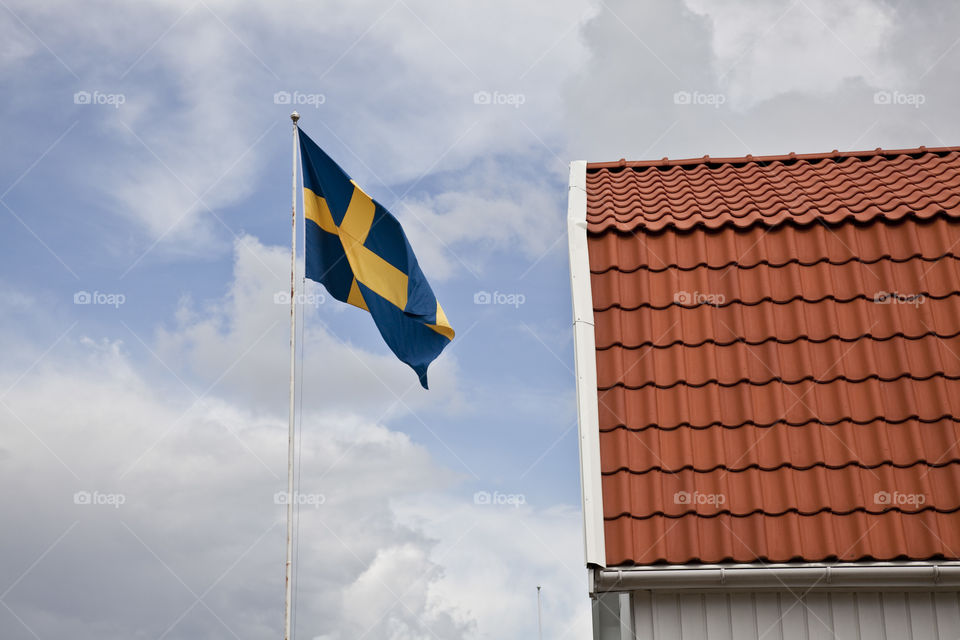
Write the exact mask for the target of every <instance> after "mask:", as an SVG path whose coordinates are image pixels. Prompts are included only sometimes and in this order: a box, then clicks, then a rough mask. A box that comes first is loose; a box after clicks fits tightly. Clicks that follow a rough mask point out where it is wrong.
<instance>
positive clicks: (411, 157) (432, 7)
mask: <svg viewBox="0 0 960 640" xmlns="http://www.w3.org/2000/svg"><path fill="white" fill-rule="evenodd" d="M14 9H15V10H16V11H17V13H18V14H19V15H22V16H23V18H24V20H25V21H26V22H28V23H34V24H43V29H42V32H43V33H42V36H43V38H44V40H45V42H47V43H48V44H49V46H50V48H51V49H52V50H53V51H55V52H57V54H58V55H59V56H60V57H61V58H62V59H69V60H70V61H71V67H72V68H73V70H74V71H75V73H76V74H77V75H78V76H79V80H77V84H78V86H77V87H76V89H83V90H88V91H91V92H92V91H95V90H99V91H101V92H105V93H120V94H122V95H123V96H124V100H125V102H124V103H123V105H122V106H121V108H119V109H113V108H109V109H107V108H102V109H96V108H92V107H90V108H86V109H83V108H77V107H75V106H74V105H72V104H71V105H69V108H70V109H72V110H73V111H75V112H76V115H77V116H82V120H83V123H84V124H83V126H82V130H83V131H86V130H87V129H88V128H89V127H93V128H94V129H95V130H96V131H97V132H98V134H99V135H98V137H97V139H96V143H95V144H90V145H86V148H85V150H84V151H85V162H84V163H83V165H82V166H80V167H77V172H78V173H79V174H82V176H83V177H85V178H87V180H86V184H87V185H88V186H89V187H92V188H93V189H97V190H103V191H105V193H106V195H107V196H108V198H109V201H110V202H112V209H113V211H114V213H116V214H118V215H120V216H122V217H124V218H126V219H128V220H131V221H134V222H135V223H137V225H138V226H139V227H140V231H141V232H143V233H144V234H145V236H146V237H147V238H148V241H147V243H146V246H149V242H150V241H152V240H157V239H160V244H159V245H158V247H157V249H156V250H157V251H176V252H179V253H186V254H188V255H190V254H193V255H200V254H203V253H207V252H209V251H210V250H211V249H213V250H215V251H223V250H225V249H228V247H227V246H226V245H224V243H223V237H224V234H225V233H226V234H227V235H226V237H227V238H228V239H229V240H230V241H232V240H233V237H232V235H231V233H230V232H231V231H233V232H237V233H239V228H240V225H239V224H238V222H237V220H235V216H234V215H233V214H232V212H229V213H228V210H229V208H230V207H231V205H234V204H236V203H238V202H244V201H245V200H246V199H247V198H248V197H251V196H253V195H255V194H256V193H257V192H258V190H260V191H264V190H269V188H268V187H264V186H263V185H261V184H259V180H258V178H259V177H260V176H261V175H262V174H263V172H264V170H265V169H266V168H267V167H268V166H269V164H270V163H273V162H274V161H275V159H276V158H277V156H278V155H279V154H280V153H281V152H282V153H285V152H286V150H287V149H288V148H289V145H288V143H287V142H286V141H287V140H288V139H289V138H288V129H287V127H288V125H287V124H285V123H286V115H287V113H288V112H289V110H290V109H291V108H293V107H296V108H298V109H299V110H300V111H301V112H303V116H304V117H303V120H302V123H303V126H304V129H305V130H307V131H309V132H310V134H311V135H312V136H313V137H314V138H315V139H316V140H317V141H318V142H320V143H321V144H322V145H323V146H324V147H326V148H327V149H328V150H330V151H331V153H333V155H334V156H335V157H336V158H337V159H338V160H339V161H340V162H341V163H342V164H343V165H344V166H345V168H347V170H348V171H349V172H350V173H351V174H353V176H354V177H355V178H356V179H357V180H358V181H359V182H361V183H362V184H364V185H365V187H366V188H367V189H368V190H370V191H371V192H372V193H373V194H374V195H376V196H380V195H391V196H392V195H395V194H398V193H402V192H403V191H405V190H406V189H407V188H410V187H413V186H415V184H416V182H417V181H418V180H419V179H421V178H423V177H426V176H429V175H431V174H434V173H436V172H438V171H447V172H450V171H462V170H464V169H466V168H467V167H468V166H469V165H470V164H471V163H473V162H474V161H475V159H476V158H477V157H483V156H485V155H487V154H490V153H498V154H501V155H506V154H526V153H528V152H531V151H532V150H533V151H534V152H536V153H541V152H542V151H543V149H542V144H543V140H548V141H549V140H551V139H553V140H555V139H556V134H557V133H558V127H559V126H561V123H562V110H561V109H560V106H561V102H560V96H559V95H558V94H557V93H556V92H555V91H554V87H555V86H557V85H558V84H559V83H560V82H562V80H563V79H564V78H565V77H566V76H567V75H568V73H569V71H570V69H574V68H576V67H577V65H578V61H579V60H580V59H581V58H582V52H583V49H582V44H581V42H580V40H579V38H578V37H577V29H576V27H577V26H578V24H579V22H580V21H581V20H582V19H583V16H582V15H581V14H582V12H583V11H584V4H583V3H582V2H579V1H574V0H568V1H565V2H564V3H561V5H551V6H550V7H549V8H543V7H539V6H536V5H523V4H516V5H503V6H501V7H500V8H499V9H498V11H496V12H491V11H489V10H488V9H487V8H486V7H484V6H482V5H475V6H470V7H458V8H456V10H454V8H453V7H445V6H441V5H437V4H435V3H427V2H417V1H413V0H411V1H409V2H396V3H384V2H349V3H333V4H328V5H325V6H324V7H323V9H320V8H319V7H316V6H315V5H313V4H310V3H300V4H299V6H293V7H291V8H290V10H288V11H283V12H277V11H273V10H271V9H268V8H266V7H260V6H258V5H256V4H235V3H224V2H201V3H196V4H194V3H188V2H181V3H166V2H162V3H161V2H144V3H139V4H138V5H137V7H136V9H132V8H131V7H130V5H128V4H127V3H117V2H100V3H99V4H98V5H96V9H95V10H94V11H92V12H91V10H90V9H88V8H84V9H83V11H82V12H81V11H80V10H79V9H77V8H76V7H74V6H73V5H71V4H69V3H56V4H55V5H53V6H45V7H43V8H40V7H37V6H36V5H31V4H28V3H18V2H15V3H14ZM464 12H466V13H464ZM91 14H93V15H96V16H97V19H96V21H92V20H91V19H90V16H91ZM78 25H79V27H81V28H83V29H85V31H84V33H86V34H87V35H88V37H84V38H77V37H76V28H77V27H78ZM14 26H16V25H14ZM492 33H497V34H498V37H497V38H496V39H492V38H491V35H490V34H492ZM511 34H512V36H511ZM10 46H11V47H12V45H10ZM18 50H19V49H18ZM11 55H12V54H11ZM18 55H20V56H23V55H27V53H21V54H18ZM41 56H48V53H47V52H46V50H38V49H34V50H32V57H33V58H40V57H41ZM43 61H44V62H50V63H51V66H52V68H54V69H55V70H56V71H58V72H63V71H64V70H63V69H61V68H59V66H53V65H56V63H55V62H54V61H53V59H52V58H50V57H44V58H43ZM72 81H73V80H72V79H71V82H72ZM76 89H74V90H76ZM277 92H287V93H288V94H290V95H291V99H294V98H295V97H296V96H297V95H299V96H301V97H303V96H307V97H310V98H311V99H313V98H316V99H314V100H313V102H312V103H308V104H302V105H297V104H292V103H291V104H276V103H275V102H274V96H275V94H276V93H277ZM478 92H480V93H483V92H486V93H488V94H490V95H492V96H498V95H508V96H513V97H514V98H516V97H517V96H520V98H522V100H523V103H522V107H521V108H514V107H515V104H516V100H515V99H514V100H512V101H511V102H510V104H497V101H496V100H493V101H492V103H490V104H487V103H483V102H482V101H481V102H478V101H476V100H475V94H477V93H478ZM70 94H72V91H71V92H70ZM62 98H63V100H64V103H66V101H67V100H69V94H67V93H65V94H64V95H63V97H62ZM305 99H306V98H305ZM314 105H317V106H318V108H314ZM65 108H66V107H65ZM75 117H76V116H75ZM521 119H522V120H523V121H524V122H526V123H528V124H527V126H526V127H521V125H520V124H519V120H521ZM278 125H283V126H278ZM427 131H429V135H424V132H427ZM78 135H79V134H78ZM281 141H283V142H282V143H281ZM281 166H282V165H281ZM271 177H274V176H273V174H272V173H271ZM78 182H81V183H82V182H83V180H80V181H78ZM277 184H282V185H285V184H286V181H283V182H278V183H277ZM451 197H453V195H452V194H451ZM381 199H386V200H390V199H393V198H381ZM385 204H389V203H388V202H385ZM464 204H467V203H466V202H464ZM476 213H477V215H480V214H481V212H476ZM516 214H518V215H519V214H525V215H526V216H527V217H533V213H528V212H526V211H522V212H521V211H517V212H516ZM228 229H229V231H228ZM487 230H490V227H489V226H480V227H478V230H477V232H476V235H475V237H476V238H477V239H478V240H479V241H480V242H484V241H486V240H487V239H489V238H488V237H487V236H483V235H480V234H481V233H482V232H484V231H487ZM499 233H501V231H500V230H494V231H493V234H494V235H496V234H499Z"/></svg>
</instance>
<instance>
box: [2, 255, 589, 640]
mask: <svg viewBox="0 0 960 640" xmlns="http://www.w3.org/2000/svg"><path fill="white" fill-rule="evenodd" d="M248 241H249V242H250V248H249V250H247V249H243V248H240V247H238V249H237V261H236V264H235V279H234V283H233V285H232V287H231V290H230V294H229V295H228V296H227V298H226V301H213V302H212V303H210V305H209V306H207V307H205V308H203V309H201V310H194V311H192V312H183V313H182V318H181V322H182V323H183V324H182V326H181V327H180V329H179V331H180V333H179V334H177V333H175V332H172V331H168V332H167V333H165V334H163V335H162V340H161V342H166V348H165V349H161V350H159V351H158V354H159V353H164V354H167V355H169V354H176V353H177V350H178V349H181V348H184V345H192V346H191V347H190V348H188V349H187V353H192V352H191V349H195V350H196V351H195V352H193V353H194V355H192V356H190V357H191V358H192V360H191V362H192V363H193V364H194V365H195V366H197V367H198V368H202V367H203V366H209V367H211V368H212V367H213V366H214V364H216V365H217V366H219V365H220V364H222V362H224V361H225V359H230V358H235V357H236V356H237V355H240V354H239V353H238V351H239V346H240V345H241V344H242V342H241V340H240V336H249V335H254V334H255V333H256V332H257V331H259V330H260V327H261V326H262V325H263V324H268V323H269V322H270V316H271V315H272V311H264V312H263V317H260V316H258V315H257V310H258V309H261V308H262V307H264V305H263V304H253V301H259V300H260V297H261V296H262V295H264V294H265V293H268V292H269V291H270V290H271V288H272V282H271V276H269V273H270V270H269V268H270V266H272V265H273V262H277V263H278V265H279V264H282V262H283V257H284V256H283V255H282V254H283V253H284V252H283V251H282V250H280V249H275V248H270V247H263V246H260V245H259V244H257V243H256V242H255V241H253V240H250V239H248ZM245 254H247V255H246V257H244V256H245ZM254 256H256V257H254ZM257 258H259V259H260V260H262V261H263V262H264V263H265V264H260V265H259V266H255V264H258V263H259V260H258V259H257ZM267 306H268V307H269V306H271V305H267ZM233 313H236V314H237V315H236V317H231V319H230V320H226V316H228V315H230V314H233ZM218 323H223V324H219V325H218ZM227 327H229V328H227ZM200 343H203V345H202V348H201V344H200ZM214 343H216V344H214ZM281 347H282V345H281ZM137 348H138V347H137V343H135V342H134V341H132V340H127V343H126V344H124V343H122V342H119V341H118V340H116V339H102V338H78V337H76V336H71V337H69V338H68V339H67V340H66V341H65V342H64V343H62V344H61V345H60V346H58V347H57V348H56V349H54V350H53V351H51V352H50V353H49V354H47V356H46V357H45V358H44V359H43V360H41V362H40V363H39V364H38V365H37V366H36V367H35V368H34V369H33V370H32V371H31V372H30V373H29V374H28V375H27V376H26V377H24V378H23V379H21V380H19V382H18V383H17V384H16V385H15V386H13V388H12V389H11V390H10V391H9V392H8V393H7V394H6V395H5V396H4V397H3V402H4V403H5V405H6V406H3V405H0V415H3V421H4V424H7V425H9V427H8V428H7V429H4V431H3V436H2V439H0V453H2V455H0V482H2V483H4V485H5V486H8V487H16V490H14V491H7V492H4V493H3V495H2V496H0V509H2V510H3V512H4V514H5V516H4V522H5V527H6V531H8V534H9V535H7V536H6V537H5V540H4V545H3V551H4V552H3V554H0V573H3V574H4V575H10V576H18V575H20V573H22V572H24V571H26V574H25V577H24V578H23V579H22V580H21V581H20V582H19V583H18V584H17V585H16V587H15V588H14V589H12V590H11V591H10V594H9V595H8V596H7V597H6V598H5V602H6V604H8V605H9V606H10V607H11V609H13V611H14V612H16V615H17V616H19V617H20V618H21V619H22V620H23V622H24V623H25V624H26V625H28V626H29V627H30V629H32V630H33V631H34V632H36V633H37V634H39V635H40V636H41V637H57V636H60V635H65V634H67V633H69V635H70V636H71V637H74V638H78V639H80V640H83V639H85V638H94V637H103V636H104V635H105V634H106V635H110V636H117V637H118V636H122V637H135V636H136V635H137V634H138V633H141V634H146V635H147V636H150V637H156V636H159V635H160V634H162V633H163V632H164V631H165V630H167V629H168V628H169V627H170V626H171V625H173V628H172V630H171V632H170V634H169V635H168V637H171V638H179V637H209V638H220V637H232V633H231V631H228V628H229V629H230V630H232V632H235V633H238V634H241V635H247V636H251V637H259V636H264V637H266V636H268V635H272V634H275V633H276V631H277V629H278V627H279V624H280V621H281V618H280V603H281V596H282V570H281V569H282V549H283V526H282V516H283V512H284V510H283V507H282V506H281V505H277V504H275V503H274V494H275V493H276V492H278V491H282V490H283V489H284V488H285V464H286V420H285V417H284V416H283V415H278V414H282V412H280V411H270V410H268V409H267V408H266V407H265V405H264V402H265V400H262V399H261V398H260V397H258V396H257V395H256V393H255V392H254V391H255V390H254V389H253V387H252V385H253V383H254V382H255V381H256V380H259V381H260V383H261V384H262V383H263V381H264V380H265V379H266V376H268V375H269V372H270V370H271V369H270V368H271V366H272V365H270V363H269V362H268V359H267V358H265V357H264V354H258V353H257V354H255V353H254V352H250V354H248V356H247V357H252V359H251V360H247V359H246V358H243V359H242V360H241V364H239V365H238V367H237V369H242V370H244V371H249V372H251V373H250V374H249V375H251V378H250V379H249V380H247V379H246V378H244V377H243V376H241V377H238V378H236V379H232V380H231V381H230V382H226V379H225V382H224V383H223V384H222V385H221V386H217V387H215V389H214V390H213V391H212V392H211V393H210V394H209V395H207V396H204V397H203V398H202V399H200V400H198V399H197V398H196V397H195V395H194V394H193V393H191V392H190V391H188V390H185V389H184V388H183V387H182V385H181V384H180V383H179V382H177V381H176V380H174V379H172V377H171V376H169V375H168V372H163V371H162V370H160V371H158V372H155V373H158V374H159V375H149V376H148V375H147V373H146V371H145V367H144V366H143V364H138V363H137V361H136V360H134V359H133V357H132V356H131V350H133V349H137ZM37 351H39V349H38V350H37ZM280 353H283V350H282V348H281V350H280ZM274 355H276V354H274ZM341 356H342V354H340V355H337V356H336V359H337V361H338V362H342V361H344V360H346V358H345V357H341ZM363 357H365V358H369V359H370V361H371V362H372V363H373V365H374V366H378V364H377V358H376V357H372V356H369V355H368V354H367V355H364V356H363ZM278 359H279V360H283V358H278ZM148 361H149V360H148ZM212 370H215V369H212ZM245 375H246V374H245ZM340 375H344V373H343V371H341V372H340ZM18 376H19V374H18V373H17V372H16V371H12V370H6V369H5V370H3V371H0V380H4V381H5V384H4V385H3V386H4V387H5V388H6V387H7V386H9V385H10V384H11V383H13V382H14V381H16V380H17V378H18ZM328 383H329V384H332V382H330V381H328ZM329 384H328V386H329ZM203 388H204V386H203V385H199V386H198V387H197V389H203ZM342 392H343V393H347V391H346V389H345V388H344V390H343V391H342ZM337 393H341V391H337ZM280 400H281V402H279V405H281V406H285V405H284V403H283V398H280ZM338 401H340V402H342V399H338ZM342 404H343V406H341V407H340V408H336V407H337V406H339V405H326V406H325V408H323V409H317V408H313V409H308V410H307V411H305V413H304V415H303V420H302V424H303V436H302V448H301V454H300V457H299V460H300V461H301V467H300V468H301V475H300V484H299V491H300V493H301V495H304V496H305V497H307V498H308V499H307V500H306V504H304V505H303V506H301V508H300V524H299V534H300V537H299V545H300V546H299V552H298V559H299V561H298V562H299V564H298V567H299V578H298V582H297V584H298V593H299V600H298V602H299V604H298V620H299V621H300V623H299V625H300V626H299V629H300V632H301V634H306V637H321V638H325V639H329V640H332V639H333V638H337V639H341V638H342V639H344V640H346V639H347V638H350V639H356V638H360V637H372V638H380V637H384V638H397V639H406V638H421V637H425V636H427V635H436V636H438V637H442V638H476V637H490V638H493V637H509V636H511V635H515V634H517V633H526V634H528V635H529V633H532V630H533V629H534V628H535V626H534V625H535V623H536V618H535V608H534V606H533V605H532V604H531V603H535V600H534V599H533V598H534V596H535V593H534V592H533V590H532V588H533V586H534V582H537V581H542V582H543V583H544V584H545V585H549V586H548V588H547V594H548V599H547V600H546V603H547V605H546V609H545V611H546V613H547V615H548V616H549V619H548V627H547V628H548V629H554V630H556V635H557V636H560V635H561V634H562V632H568V633H569V636H570V637H580V636H581V635H582V634H583V633H586V629H587V628H588V626H587V625H588V623H589V621H588V617H587V615H586V612H587V611H588V603H587V600H586V598H585V597H584V594H583V590H582V577H583V574H582V568H581V567H580V566H579V561H580V551H581V547H580V544H579V530H580V528H579V515H578V513H577V511H576V510H574V509H570V508H567V507H549V506H543V507H541V506H529V505H527V506H523V507H522V508H520V509H514V508H513V507H502V506H496V505H487V506H483V505H475V504H473V502H472V494H471V493H470V492H469V491H468V490H467V489H465V488H464V487H463V483H462V481H463V478H462V477H460V476H459V475H457V474H455V473H453V472H452V471H450V470H448V469H445V468H443V467H441V466H439V465H438V464H437V462H436V461H435V460H433V458H432V457H431V455H430V454H429V453H428V452H427V451H426V449H424V448H423V447H422V446H420V445H418V444H416V443H414V442H412V441H411V439H410V438H409V437H408V436H406V435H405V434H403V433H399V432H397V431H393V430H391V429H389V428H388V427H386V426H384V425H383V423H382V422H378V421H376V420H374V419H371V418H368V417H364V416H363V415H362V412H361V413H358V412H356V411H350V410H348V408H347V406H346V405H347V404H348V403H345V402H342ZM20 420H22V423H21V422H20ZM80 492H88V494H89V495H90V496H91V500H92V501H93V502H96V501H97V496H99V497H100V499H101V500H102V501H104V502H105V503H103V504H76V503H75V499H74V496H75V494H78V493H80ZM310 496H322V498H318V499H315V500H310V499H309V498H310ZM118 497H119V502H120V504H119V505H118V506H116V507H115V506H113V504H114V503H117V502H118ZM81 502H82V499H81ZM314 505H316V506H314ZM61 534H62V535H63V537H62V539H61V540H60V541H59V542H58V543H57V544H56V545H55V546H54V547H53V548H52V549H51V550H50V551H49V553H48V555H46V556H44V558H43V560H41V561H40V562H39V563H37V565H36V566H35V567H34V568H32V569H30V565H31V563H32V562H33V560H34V559H36V558H38V557H39V556H40V555H41V554H43V553H44V551H46V550H47V549H49V548H50V545H51V544H52V543H54V542H55V541H56V540H57V538H58V537H59V536H60V535H61ZM28 569H29V570H28ZM197 596H202V602H201V603H199V604H198V603H196V601H195V600H196V597H197ZM145 603H149V604H148V605H147V604H145ZM191 607H192V608H191ZM181 614H183V617H182V618H181V617H180V616H181ZM0 625H2V626H3V628H5V629H12V630H13V631H11V637H12V638H18V637H20V636H21V635H22V636H25V637H28V636H29V635H30V634H29V632H28V631H27V630H26V629H25V628H23V627H22V626H21V624H20V623H19V622H18V621H17V620H16V619H15V618H14V617H13V616H12V614H9V613H8V612H7V611H6V610H5V609H4V610H2V611H0ZM569 625H574V626H573V627H572V630H571V628H570V627H569ZM518 630H519V631H518Z"/></svg>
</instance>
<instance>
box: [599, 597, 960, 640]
mask: <svg viewBox="0 0 960 640" xmlns="http://www.w3.org/2000/svg"><path fill="white" fill-rule="evenodd" d="M632 599H633V607H632V613H633V626H634V629H636V636H635V637H636V638H638V639H640V640H648V639H649V640H743V639H749V638H754V639H760V638H763V639H765V640H779V639H790V640H793V639H796V640H800V639H803V638H841V639H843V640H846V639H847V638H850V639H855V640H860V639H863V640H867V639H869V640H886V639H889V640H904V639H914V640H931V639H940V640H947V639H949V640H957V638H958V637H960V593H958V592H929V591H917V592H902V591H900V592H876V591H873V592H869V591H861V592H825V591H808V592H806V593H804V590H802V589H801V590H796V591H795V592H794V593H790V592H788V591H783V592H780V591H772V590H771V591H761V592H747V593H723V592H713V593H663V592H650V591H637V592H634V593H633V594H632ZM624 631H626V629H624ZM629 635H630V634H629V632H627V633H624V634H622V635H620V636H619V637H617V638H616V639H615V640H621V638H622V637H625V636H629ZM603 640H606V638H604V639H603Z"/></svg>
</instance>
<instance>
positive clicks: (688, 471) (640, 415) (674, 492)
mask: <svg viewBox="0 0 960 640" xmlns="http://www.w3.org/2000/svg"><path fill="white" fill-rule="evenodd" d="M586 231H587V233H586V235H587V240H586V243H587V253H588V255H589V270H590V286H591V290H592V306H593V322H594V327H595V336H594V337H595V349H596V390H597V391H596V392H597V400H598V403H599V405H598V416H597V419H598V429H599V450H600V454H599V463H600V474H601V484H602V503H603V504H602V513H603V537H604V547H605V555H606V565H607V566H617V565H631V564H653V563H661V562H665V563H673V564H678V563H681V564H682V563H691V562H709V563H712V562H720V561H736V562H753V561H758V560H760V561H770V562H786V561H792V560H799V561H810V562H813V561H821V560H830V559H837V560H843V561H856V560H863V559H875V560H887V559H894V558H898V559H914V560H923V559H930V558H957V557H958V553H960V443H958V442H960V262H958V259H960V147H950V148H937V149H925V148H923V147H920V148H917V149H905V150H896V151H884V150H881V149H878V150H875V151H869V152H856V153H837V152H833V153H828V154H815V155H795V154H789V155H784V156H767V157H756V158H754V157H751V156H747V157H745V158H723V159H711V158H709V157H704V158H700V159H695V160H668V159H664V160H662V161H657V162H629V163H628V162H625V161H620V162H617V163H592V164H587V165H586ZM578 365H579V362H578Z"/></svg>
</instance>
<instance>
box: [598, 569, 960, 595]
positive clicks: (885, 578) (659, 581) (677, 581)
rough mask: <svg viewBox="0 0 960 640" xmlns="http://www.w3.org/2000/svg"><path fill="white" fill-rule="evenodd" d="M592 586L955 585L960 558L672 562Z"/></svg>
mask: <svg viewBox="0 0 960 640" xmlns="http://www.w3.org/2000/svg"><path fill="white" fill-rule="evenodd" d="M592 585H593V588H594V589H596V591H597V592H601V593H602V592H609V591H641V590H642V591H658V590H665V591H682V590H695V591H704V590H715V589H724V590H738V589H747V590H754V589H794V588H804V589H816V590H829V589H857V588H859V589H878V590H880V589H922V590H937V589H945V590H956V589H958V588H960V562H956V561H940V562H937V561H921V562H837V563H822V562H808V563H789V564H787V563H784V564H766V565H765V564H761V563H750V564H732V563H731V564H722V565H719V564H718V565H676V566H668V567H663V566H657V567H629V568H623V569H597V570H596V571H595V572H594V576H593V581H592Z"/></svg>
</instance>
